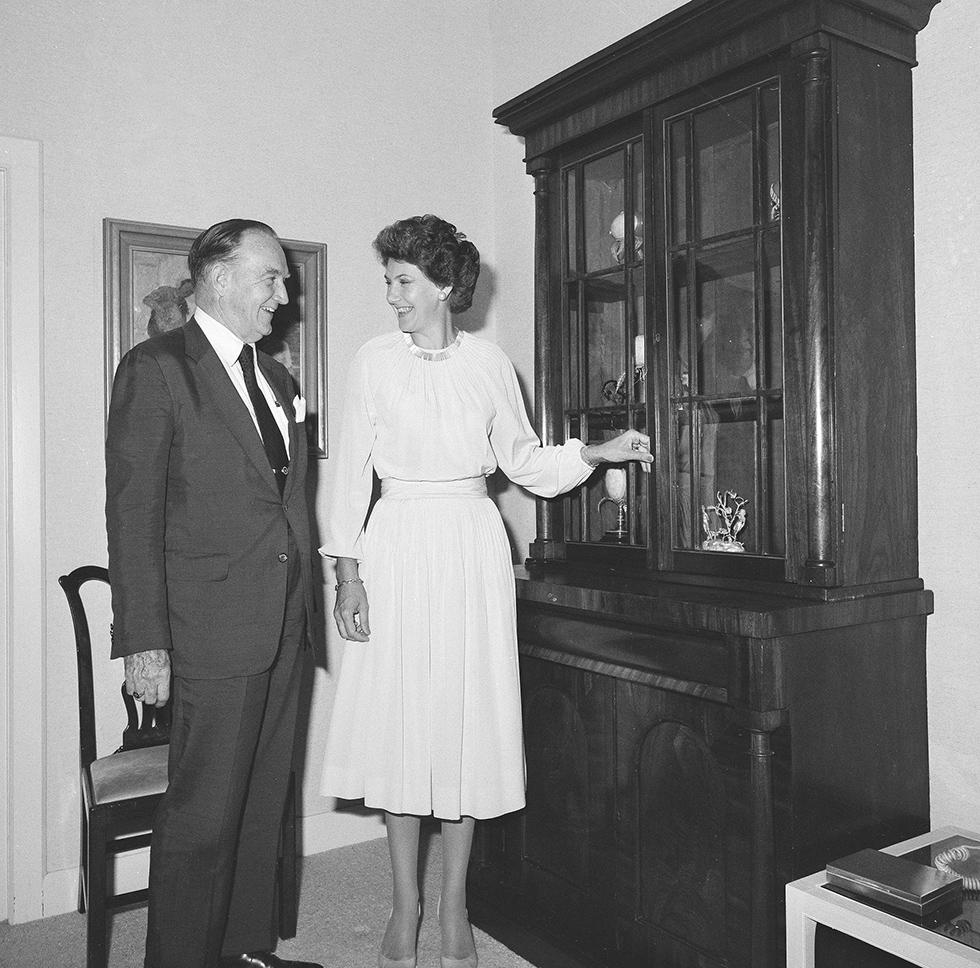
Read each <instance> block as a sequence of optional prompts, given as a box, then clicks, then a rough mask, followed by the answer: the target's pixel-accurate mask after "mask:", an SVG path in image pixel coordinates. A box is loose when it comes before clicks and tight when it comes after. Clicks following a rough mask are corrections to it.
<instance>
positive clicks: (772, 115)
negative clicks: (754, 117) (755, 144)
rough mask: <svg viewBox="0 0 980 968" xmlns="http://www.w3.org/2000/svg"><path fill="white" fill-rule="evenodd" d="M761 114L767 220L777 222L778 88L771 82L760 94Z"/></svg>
mask: <svg viewBox="0 0 980 968" xmlns="http://www.w3.org/2000/svg"><path fill="white" fill-rule="evenodd" d="M760 112H761V114H762V151H761V155H762V184H763V186H764V187H765V190H766V193H767V195H766V198H764V199H763V205H764V206H765V210H766V216H767V220H768V221H770V222H778V221H779V220H780V218H781V217H782V195H783V189H782V176H781V175H780V171H779V88H778V87H777V86H776V85H775V84H773V85H771V86H770V87H766V88H763V90H762V92H761V94H760Z"/></svg>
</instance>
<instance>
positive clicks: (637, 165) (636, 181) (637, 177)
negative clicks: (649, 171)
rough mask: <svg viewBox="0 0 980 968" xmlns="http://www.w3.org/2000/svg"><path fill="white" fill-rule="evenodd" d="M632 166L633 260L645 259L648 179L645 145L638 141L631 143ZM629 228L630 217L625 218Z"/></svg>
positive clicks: (640, 260) (625, 223)
mask: <svg viewBox="0 0 980 968" xmlns="http://www.w3.org/2000/svg"><path fill="white" fill-rule="evenodd" d="M629 152H630V167H631V168H632V171H633V199H632V201H633V212H634V215H633V260H632V261H633V262H642V261H643V218H644V212H645V211H646V204H645V202H644V198H643V190H644V186H645V185H646V179H645V178H644V177H643V145H642V143H641V142H639V141H637V142H635V143H633V144H632V145H630V148H629ZM623 221H624V225H625V226H627V228H628V224H627V223H628V222H629V219H624V220H623Z"/></svg>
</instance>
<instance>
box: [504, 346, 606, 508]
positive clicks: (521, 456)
mask: <svg viewBox="0 0 980 968" xmlns="http://www.w3.org/2000/svg"><path fill="white" fill-rule="evenodd" d="M500 366H501V380H500V383H501V389H502V393H501V396H500V398H499V399H498V400H497V401H496V403H497V411H496V414H495V415H494V420H493V424H492V426H491V429H490V446H491V447H492V448H493V453H494V456H495V457H496V459H497V463H498V464H499V465H500V468H501V470H502V471H503V472H504V473H505V474H506V475H507V476H508V477H509V478H510V479H511V480H512V481H513V482H514V483H515V484H519V485H520V486H521V487H525V488H527V489H528V490H529V491H531V492H532V493H534V494H537V495H538V496H540V497H555V496H556V495H558V494H563V493H564V492H565V491H568V490H571V488H573V487H575V486H576V485H578V484H581V483H582V482H583V481H584V480H585V479H586V478H587V477H588V476H589V475H590V474H591V473H592V471H593V468H592V467H590V466H589V465H588V464H586V463H585V461H584V460H582V457H581V452H582V448H583V447H584V446H585V445H584V444H583V443H582V441H581V440H577V439H576V438H571V439H569V440H567V441H566V442H565V443H564V444H560V445H557V446H544V445H542V443H541V441H540V439H539V438H538V435H537V434H536V433H535V432H534V429H533V428H532V427H531V422H530V421H529V420H528V417H527V410H526V408H525V406H524V399H523V397H522V395H521V388H520V384H519V383H518V380H517V373H516V372H515V370H514V366H513V364H512V363H511V362H510V360H509V359H507V357H506V356H504V355H503V354H500Z"/></svg>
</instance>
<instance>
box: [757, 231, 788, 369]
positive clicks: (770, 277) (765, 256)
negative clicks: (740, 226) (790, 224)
mask: <svg viewBox="0 0 980 968" xmlns="http://www.w3.org/2000/svg"><path fill="white" fill-rule="evenodd" d="M779 245H780V243H779V230H778V229H776V230H772V229H769V230H767V231H766V233H765V235H764V236H763V242H762V246H763V248H762V313H763V321H764V328H763V333H764V334H765V335H766V337H767V339H766V341H765V343H764V348H765V358H764V359H763V361H762V367H761V369H762V373H763V379H764V381H765V385H766V386H767V387H773V388H776V387H781V386H782V385H783V267H782V261H781V254H780V251H779Z"/></svg>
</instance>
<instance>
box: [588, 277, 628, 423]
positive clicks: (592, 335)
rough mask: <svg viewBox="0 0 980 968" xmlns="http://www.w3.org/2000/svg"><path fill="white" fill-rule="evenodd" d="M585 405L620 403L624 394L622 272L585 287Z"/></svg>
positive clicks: (623, 291)
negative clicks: (586, 391)
mask: <svg viewBox="0 0 980 968" xmlns="http://www.w3.org/2000/svg"><path fill="white" fill-rule="evenodd" d="M585 311H586V316H587V319H586V357H587V360H588V363H587V373H586V379H587V381H588V394H587V396H588V399H587V405H588V406H590V407H602V406H609V405H610V404H617V403H623V402H624V400H625V395H626V392H627V391H626V388H625V381H626V285H625V280H624V278H623V275H622V273H617V274H616V275H615V276H606V277H603V278H601V279H593V280H590V281H589V282H588V283H587V284H586V286H585Z"/></svg>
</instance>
